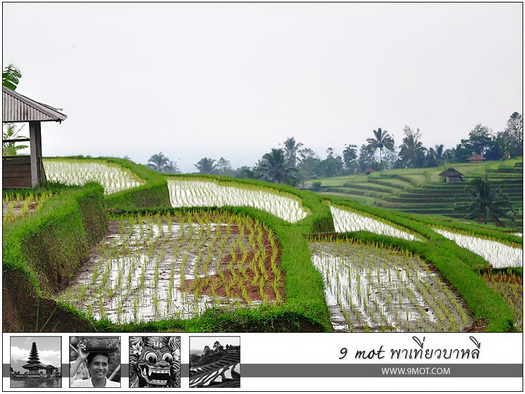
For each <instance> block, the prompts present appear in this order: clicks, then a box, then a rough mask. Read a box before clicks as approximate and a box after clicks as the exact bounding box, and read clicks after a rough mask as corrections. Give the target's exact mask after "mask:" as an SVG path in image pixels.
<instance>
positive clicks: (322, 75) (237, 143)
mask: <svg viewBox="0 0 525 394" xmlns="http://www.w3.org/2000/svg"><path fill="white" fill-rule="evenodd" d="M521 8H522V5H521V4H519V3H511V4H498V3H494V4H488V3H480V4H471V3H467V4H459V3H458V4H454V3H437V4H431V3H426V4H425V3H419V4H413V3H411V4H400V3H391V4H384V3H382V4H373V3H365V4H351V3H345V4H333V3H317V4H308V3H299V4H284V3H282V4H262V3H260V4H259V3H250V4H247V3H242V4H226V3H217V4H202V3H201V4H198V3H190V4H175V3H171V4H165V3H158V4H151V3H150V4H147V3H141V4H133V3H128V4H122V3H121V4H104V3H87V4H80V3H77V4H75V3H70V4H64V3H54V4H51V3H50V4H39V3H20V4H16V3H15V4H11V3H8V4H6V3H4V4H3V66H4V67H5V66H6V65H8V64H9V63H14V64H15V65H17V66H18V67H19V68H20V70H21V71H22V74H23V76H22V79H21V82H20V84H19V87H18V89H17V92H19V93H21V94H23V95H26V96H28V97H30V98H33V99H35V100H37V101H41V102H44V103H46V104H50V105H52V106H55V107H58V108H63V112H64V113H66V114H67V116H68V118H67V120H66V121H65V122H63V123H62V124H58V123H45V124H43V130H42V132H43V153H44V155H45V156H63V155H77V154H82V155H91V156H116V157H122V156H124V155H128V156H130V157H131V159H132V160H134V161H136V162H139V163H146V162H147V160H148V158H149V157H150V156H151V155H153V154H155V153H158V152H160V151H162V152H163V153H164V154H165V155H166V156H168V157H169V158H170V159H171V160H174V161H176V162H177V164H178V166H179V168H180V169H181V170H182V171H184V172H193V171H196V168H195V166H194V164H195V163H197V161H199V160H200V159H201V158H202V157H205V156H206V157H212V158H215V159H219V158H220V157H221V156H223V157H224V158H226V159H228V160H230V161H231V164H232V166H233V167H234V168H237V167H240V166H242V165H248V166H252V165H254V164H255V162H256V161H257V160H258V159H259V158H261V156H262V155H263V154H264V153H266V152H268V151H270V149H271V148H275V147H278V145H279V144H280V143H282V142H283V141H284V140H285V139H286V138H288V137H292V136H293V137H295V139H296V140H297V141H300V142H302V143H303V144H304V145H305V146H307V147H310V148H312V149H313V150H314V151H316V152H317V153H318V154H319V155H320V156H321V157H325V150H326V148H328V147H332V148H334V149H335V151H336V153H339V154H341V152H342V150H343V149H344V146H345V144H356V145H361V144H363V143H365V142H366V138H368V137H371V136H372V130H374V129H377V128H378V127H381V128H382V129H386V130H388V131H389V132H390V133H391V134H393V135H394V137H395V140H396V145H399V144H400V143H401V139H402V137H403V134H402V130H403V127H404V126H405V125H409V126H410V127H412V128H414V129H415V128H419V129H420V131H421V132H422V135H423V138H422V139H423V143H424V145H425V146H427V147H431V146H434V145H435V144H438V143H443V144H445V146H446V147H452V146H455V144H457V143H459V140H460V139H461V138H465V137H466V136H467V135H468V133H469V131H470V130H471V129H472V128H473V127H474V126H475V125H476V124H477V123H483V124H484V125H486V126H488V127H489V128H491V129H493V130H494V131H495V132H496V131H501V130H503V129H504V128H505V125H506V122H507V120H508V118H509V116H510V115H511V114H512V113H513V112H514V111H518V112H520V113H521V112H522V91H521V90H522V42H521V37H522V18H521V15H522V9H521ZM26 129H27V127H26Z"/></svg>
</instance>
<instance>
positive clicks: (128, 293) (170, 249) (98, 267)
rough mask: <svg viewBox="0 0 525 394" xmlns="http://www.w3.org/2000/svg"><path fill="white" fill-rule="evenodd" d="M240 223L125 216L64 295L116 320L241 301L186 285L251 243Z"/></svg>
mask: <svg viewBox="0 0 525 394" xmlns="http://www.w3.org/2000/svg"><path fill="white" fill-rule="evenodd" d="M245 238H247V237H246V236H245V235H240V234H239V231H238V228H237V225H236V224H231V223H229V224H226V223H191V222H186V223H185V222H171V219H167V218H162V219H160V218H155V219H151V218H150V219H140V220H135V219H122V220H121V221H112V222H111V223H110V234H109V235H108V236H107V237H106V238H105V239H104V240H103V241H102V242H101V243H100V244H99V245H98V247H97V248H96V250H95V251H94V253H93V254H92V258H91V259H90V260H89V262H88V263H86V264H85V265H84V266H83V267H82V269H81V272H80V273H79V275H78V276H77V277H76V278H75V279H74V280H73V281H72V284H71V286H70V287H69V288H68V289H67V290H66V291H65V292H64V293H63V294H61V295H60V297H59V298H60V299H61V300H62V301H65V302H67V303H70V304H72V305H73V306H75V307H76V308H77V309H80V310H83V311H86V312H87V313H88V314H90V315H92V316H94V317H95V318H97V319H101V318H108V319H109V320H111V321H112V322H115V323H126V322H131V321H134V322H140V321H151V320H160V319H166V318H190V317H193V316H195V315H197V314H199V313H202V311H203V310H204V309H206V308H207V307H209V306H211V305H231V304H234V305H240V300H236V299H227V298H224V297H219V296H213V297H212V296H197V295H194V294H191V293H188V292H184V291H182V290H181V283H184V281H185V280H186V281H187V280H189V279H194V278H195V277H197V276H200V277H203V276H210V275H215V274H216V273H217V271H218V270H220V269H221V264H222V260H223V258H224V256H225V254H226V253H228V252H227V251H228V250H232V249H235V248H236V247H238V245H239V242H245V243H246V245H248V246H247V247H249V243H248V241H247V240H245Z"/></svg>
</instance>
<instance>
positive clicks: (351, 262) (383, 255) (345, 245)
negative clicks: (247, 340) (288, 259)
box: [310, 242, 472, 332]
mask: <svg viewBox="0 0 525 394" xmlns="http://www.w3.org/2000/svg"><path fill="white" fill-rule="evenodd" d="M310 249H311V250H312V252H313V253H312V254H313V255H312V261H313V263H314V265H315V267H316V268H317V269H318V270H319V271H320V272H321V273H322V275H323V277H324V281H325V295H326V300H327V304H328V306H329V310H330V313H331V317H332V318H331V320H332V326H333V327H334V330H335V331H341V332H352V331H353V332H356V331H376V332H377V331H399V332H407V331H413V332H417V331H419V332H421V331H431V332H432V331H445V332H449V331H452V332H457V331H461V330H462V329H464V328H466V327H468V326H469V325H470V324H472V317H471V316H470V313H469V311H468V309H467V308H466V305H465V303H464V302H463V301H462V300H461V299H460V298H459V297H458V296H457V294H455V293H454V292H453V290H452V289H451V288H449V287H448V285H446V284H445V282H444V280H443V278H442V277H441V276H440V275H439V274H438V273H437V272H436V271H435V270H433V269H432V268H431V267H430V265H429V264H428V263H426V262H424V261H421V260H419V259H418V258H417V257H414V256H410V255H406V254H404V253H400V252H397V251H394V250H388V249H382V248H378V247H374V246H369V245H358V244H352V243H350V242H314V243H311V244H310Z"/></svg>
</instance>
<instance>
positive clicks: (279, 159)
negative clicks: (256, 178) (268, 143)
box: [260, 149, 297, 184]
mask: <svg viewBox="0 0 525 394" xmlns="http://www.w3.org/2000/svg"><path fill="white" fill-rule="evenodd" d="M260 169H261V171H262V173H263V174H264V177H265V178H266V179H267V180H268V181H270V182H274V183H291V184H293V183H295V182H296V181H297V177H296V173H297V169H296V168H294V167H292V166H291V165H290V163H289V162H288V161H287V160H286V158H285V153H284V151H283V150H282V149H272V151H271V152H269V153H266V154H265V155H264V156H263V159H262V161H261V164H260Z"/></svg>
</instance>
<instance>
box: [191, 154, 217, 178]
mask: <svg viewBox="0 0 525 394" xmlns="http://www.w3.org/2000/svg"><path fill="white" fill-rule="evenodd" d="M195 167H197V169H198V170H199V172H200V173H201V174H215V173H216V172H217V162H216V161H215V160H214V159H210V158H208V157H203V158H202V159H200V160H199V162H198V163H197V164H195Z"/></svg>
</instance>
